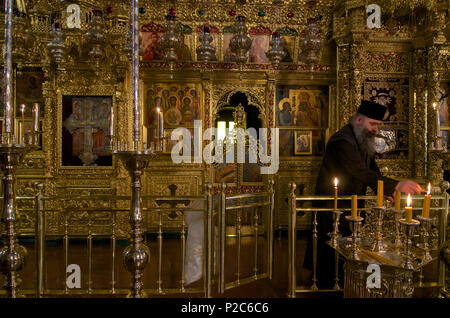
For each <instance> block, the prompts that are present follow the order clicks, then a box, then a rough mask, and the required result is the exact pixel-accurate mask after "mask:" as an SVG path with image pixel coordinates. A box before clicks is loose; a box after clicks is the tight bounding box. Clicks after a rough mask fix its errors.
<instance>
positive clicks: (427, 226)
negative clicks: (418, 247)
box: [417, 215, 434, 262]
mask: <svg viewBox="0 0 450 318" xmlns="http://www.w3.org/2000/svg"><path fill="white" fill-rule="evenodd" d="M417 218H418V219H419V220H420V223H421V224H422V233H421V236H420V237H421V241H422V246H423V250H424V251H425V253H424V255H423V257H422V260H423V261H424V262H429V261H431V260H432V259H433V257H431V254H430V230H431V223H432V222H433V221H434V218H426V217H423V216H421V215H419V216H417Z"/></svg>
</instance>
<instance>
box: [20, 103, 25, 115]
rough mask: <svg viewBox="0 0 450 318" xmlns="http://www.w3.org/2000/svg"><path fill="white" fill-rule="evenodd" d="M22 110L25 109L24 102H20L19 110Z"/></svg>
mask: <svg viewBox="0 0 450 318" xmlns="http://www.w3.org/2000/svg"><path fill="white" fill-rule="evenodd" d="M24 110H25V104H21V105H20V111H21V112H22V113H23V111H24Z"/></svg>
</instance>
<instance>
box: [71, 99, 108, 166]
mask: <svg viewBox="0 0 450 318" xmlns="http://www.w3.org/2000/svg"><path fill="white" fill-rule="evenodd" d="M111 107H112V98H111V97H109V96H63V131H62V146H63V149H62V150H63V151H62V159H63V162H62V164H63V165H64V166H80V165H83V166H96V165H98V166H110V165H111V164H112V157H111V154H110V153H109V151H107V149H106V148H105V145H106V142H105V141H106V138H105V137H106V135H107V134H108V132H109V128H110V127H109V124H110V123H109V117H110V111H111Z"/></svg>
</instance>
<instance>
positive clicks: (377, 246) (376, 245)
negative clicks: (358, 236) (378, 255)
mask: <svg viewBox="0 0 450 318" xmlns="http://www.w3.org/2000/svg"><path fill="white" fill-rule="evenodd" d="M372 211H374V212H375V216H376V218H377V231H376V233H375V238H374V242H373V245H372V251H374V252H380V251H382V250H383V249H385V248H386V244H384V243H382V240H383V232H382V231H383V218H384V212H385V211H386V208H385V207H382V206H376V207H373V208H372Z"/></svg>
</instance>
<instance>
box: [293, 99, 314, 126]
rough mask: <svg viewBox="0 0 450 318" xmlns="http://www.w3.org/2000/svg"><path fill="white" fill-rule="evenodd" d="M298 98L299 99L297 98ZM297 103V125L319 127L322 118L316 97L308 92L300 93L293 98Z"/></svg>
mask: <svg viewBox="0 0 450 318" xmlns="http://www.w3.org/2000/svg"><path fill="white" fill-rule="evenodd" d="M296 97H297V98H296ZM296 101H297V103H298V104H297V105H295V106H296V110H297V111H296V113H295V125H296V126H302V127H319V126H320V116H319V109H318V107H317V106H318V105H317V102H316V100H315V98H314V96H313V95H312V94H311V93H310V92H308V91H299V92H298V94H295V95H294V97H293V102H294V104H295V102H296Z"/></svg>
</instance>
